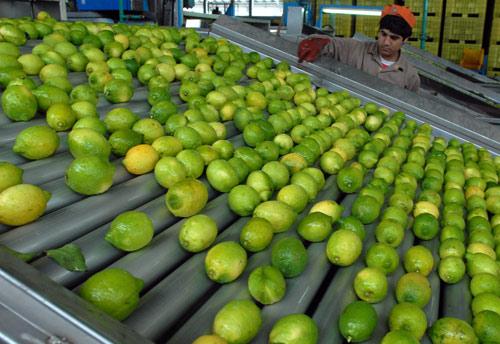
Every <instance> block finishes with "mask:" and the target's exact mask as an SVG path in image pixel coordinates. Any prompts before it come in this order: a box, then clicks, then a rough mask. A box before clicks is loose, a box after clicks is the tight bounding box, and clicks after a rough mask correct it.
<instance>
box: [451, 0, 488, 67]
mask: <svg viewBox="0 0 500 344" xmlns="http://www.w3.org/2000/svg"><path fill="white" fill-rule="evenodd" d="M486 5H487V0H474V1H471V0H447V2H446V16H445V19H444V33H443V48H442V53H441V56H442V57H443V58H445V59H447V60H450V61H452V62H455V63H460V60H461V58H462V55H463V51H464V49H466V48H467V49H474V50H479V49H481V46H482V41H483V33H484V23H485V18H486Z"/></svg>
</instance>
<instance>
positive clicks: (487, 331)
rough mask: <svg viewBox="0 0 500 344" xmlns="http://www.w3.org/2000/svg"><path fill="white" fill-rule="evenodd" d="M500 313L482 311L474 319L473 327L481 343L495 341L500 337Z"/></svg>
mask: <svg viewBox="0 0 500 344" xmlns="http://www.w3.org/2000/svg"><path fill="white" fill-rule="evenodd" d="M498 324H500V314H498V313H495V312H493V311H488V310H486V311H482V312H479V313H477V314H476V316H475V317H474V318H473V319H472V327H473V328H474V332H475V333H476V335H477V337H478V339H479V341H480V342H481V343H494V342H495V341H498V338H500V327H499V326H498Z"/></svg>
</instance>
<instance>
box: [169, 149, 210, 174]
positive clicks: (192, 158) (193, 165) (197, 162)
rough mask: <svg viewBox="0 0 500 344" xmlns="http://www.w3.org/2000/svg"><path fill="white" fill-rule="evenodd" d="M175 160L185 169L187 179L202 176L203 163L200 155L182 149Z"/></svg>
mask: <svg viewBox="0 0 500 344" xmlns="http://www.w3.org/2000/svg"><path fill="white" fill-rule="evenodd" d="M175 158H176V159H177V160H179V161H180V162H181V163H182V164H183V165H184V167H185V168H186V171H187V175H188V177H191V178H198V177H200V176H201V175H202V174H203V170H204V169H205V162H204V161H203V157H202V156H201V154H200V153H199V152H198V151H196V150H194V149H184V150H182V151H181V152H179V153H178V154H177V155H176V156H175Z"/></svg>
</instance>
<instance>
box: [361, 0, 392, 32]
mask: <svg viewBox="0 0 500 344" xmlns="http://www.w3.org/2000/svg"><path fill="white" fill-rule="evenodd" d="M389 2H391V1H387V0H357V6H377V7H382V6H384V5H387V4H388V3H389ZM379 27H380V17H374V16H357V17H356V32H358V33H362V34H364V35H366V36H368V37H370V38H376V37H377V34H378V31H379Z"/></svg>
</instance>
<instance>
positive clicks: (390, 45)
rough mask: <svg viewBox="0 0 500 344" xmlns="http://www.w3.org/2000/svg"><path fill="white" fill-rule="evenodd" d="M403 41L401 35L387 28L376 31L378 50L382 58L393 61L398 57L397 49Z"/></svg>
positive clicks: (399, 48)
mask: <svg viewBox="0 0 500 344" xmlns="http://www.w3.org/2000/svg"><path fill="white" fill-rule="evenodd" d="M404 42H405V40H404V39H403V37H401V36H400V35H397V34H395V33H392V32H391V31H389V30H387V29H381V30H380V31H379V32H378V38H377V45H378V51H379V53H380V56H382V57H383V58H384V59H387V60H394V61H395V60H396V59H397V58H398V57H399V50H401V47H402V46H403V43H404Z"/></svg>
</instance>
